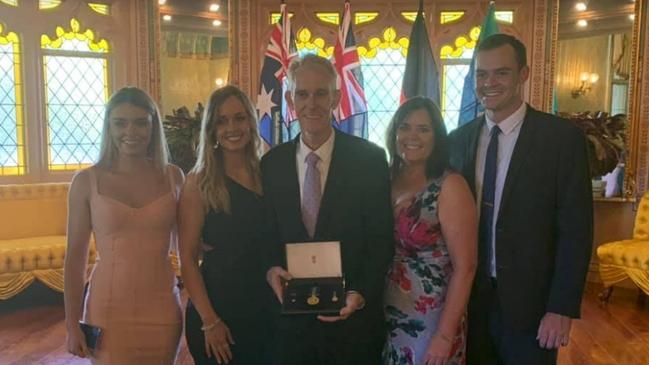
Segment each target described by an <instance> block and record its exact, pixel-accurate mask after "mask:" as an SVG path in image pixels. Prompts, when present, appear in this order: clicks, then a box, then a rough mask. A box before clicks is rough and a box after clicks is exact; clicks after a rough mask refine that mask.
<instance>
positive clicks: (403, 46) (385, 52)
mask: <svg viewBox="0 0 649 365" xmlns="http://www.w3.org/2000/svg"><path fill="white" fill-rule="evenodd" d="M407 52H408V38H405V37H402V38H398V37H397V32H396V30H395V29H394V28H392V27H389V28H387V29H385V30H384V31H383V35H382V38H371V39H370V40H369V41H368V47H367V48H366V47H358V54H359V56H360V58H361V67H362V69H363V79H364V82H365V97H366V98H367V109H368V122H369V128H368V130H369V140H370V141H372V142H374V143H376V144H377V145H379V146H381V147H384V148H385V131H386V129H387V126H388V124H389V123H390V119H392V115H393V114H394V112H395V111H396V110H397V108H398V107H399V100H400V96H401V84H402V83H403V73H404V71H405V69H406V54H407Z"/></svg>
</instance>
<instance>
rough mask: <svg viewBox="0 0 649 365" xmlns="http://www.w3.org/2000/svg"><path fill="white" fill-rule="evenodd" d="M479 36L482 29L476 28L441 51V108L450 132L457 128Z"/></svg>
mask: <svg viewBox="0 0 649 365" xmlns="http://www.w3.org/2000/svg"><path fill="white" fill-rule="evenodd" d="M479 35H480V27H474V28H473V29H471V31H470V32H469V34H468V35H461V36H459V37H457V38H456V39H455V41H454V42H453V44H452V45H451V44H446V45H443V46H442V47H441V49H440V59H441V63H442V65H441V67H442V78H441V79H442V80H441V81H442V100H441V104H442V105H441V108H442V116H443V117H444V123H445V124H446V130H447V131H449V132H450V131H452V130H453V129H455V128H457V124H458V119H459V118H460V107H461V102H462V88H463V87H464V78H465V77H466V74H467V72H469V65H470V63H471V59H472V58H473V51H474V50H475V46H476V43H477V41H478V36H479Z"/></svg>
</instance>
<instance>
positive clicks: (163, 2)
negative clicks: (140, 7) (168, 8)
mask: <svg viewBox="0 0 649 365" xmlns="http://www.w3.org/2000/svg"><path fill="white" fill-rule="evenodd" d="M166 3H167V0H158V4H160V5H164V4H166Z"/></svg>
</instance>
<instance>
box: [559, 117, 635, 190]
mask: <svg viewBox="0 0 649 365" xmlns="http://www.w3.org/2000/svg"><path fill="white" fill-rule="evenodd" d="M559 115H560V116H562V117H564V118H567V119H569V120H571V121H572V122H573V123H575V124H576V125H577V126H578V127H579V128H581V130H583V131H584V134H586V140H587V148H588V165H589V168H590V174H591V178H592V179H593V194H594V195H595V196H601V195H602V194H603V193H604V188H605V186H606V181H603V180H602V179H601V177H602V176H603V175H606V174H608V173H609V172H611V171H613V170H614V169H615V168H616V167H617V166H618V164H620V163H622V162H623V161H624V154H625V147H626V124H627V118H626V115H624V114H617V115H613V116H610V115H608V114H607V113H604V112H596V113H591V112H582V113H571V114H568V113H559Z"/></svg>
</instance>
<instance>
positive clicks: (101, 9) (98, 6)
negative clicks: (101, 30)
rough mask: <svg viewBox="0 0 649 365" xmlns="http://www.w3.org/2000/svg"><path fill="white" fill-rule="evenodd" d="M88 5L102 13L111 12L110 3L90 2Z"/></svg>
mask: <svg viewBox="0 0 649 365" xmlns="http://www.w3.org/2000/svg"><path fill="white" fill-rule="evenodd" d="M88 6H89V7H90V9H92V10H93V11H94V12H96V13H99V14H101V15H108V14H110V5H108V4H99V3H88Z"/></svg>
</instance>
